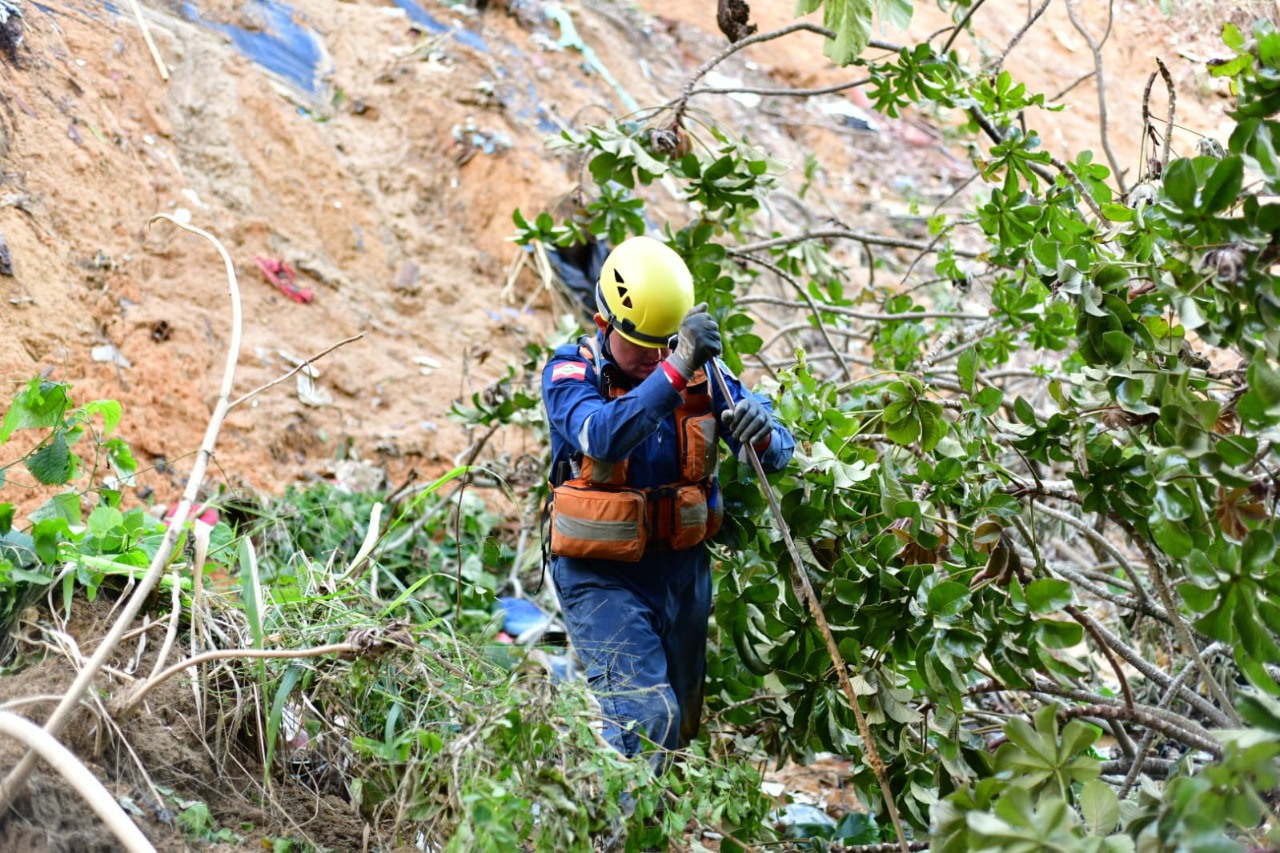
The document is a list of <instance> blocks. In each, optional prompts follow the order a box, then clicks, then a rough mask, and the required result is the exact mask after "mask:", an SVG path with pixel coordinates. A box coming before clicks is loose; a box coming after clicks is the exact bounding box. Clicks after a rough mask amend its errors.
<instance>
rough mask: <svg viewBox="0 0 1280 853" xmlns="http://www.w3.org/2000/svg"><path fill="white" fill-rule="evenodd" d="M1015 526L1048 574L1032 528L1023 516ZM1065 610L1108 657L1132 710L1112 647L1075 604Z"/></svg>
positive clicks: (1126, 682)
mask: <svg viewBox="0 0 1280 853" xmlns="http://www.w3.org/2000/svg"><path fill="white" fill-rule="evenodd" d="M1031 511H1032V512H1033V513H1034V512H1035V504H1032V505H1031ZM1033 520H1034V519H1033ZM1013 524H1014V526H1015V527H1017V528H1018V532H1019V533H1021V534H1022V538H1023V539H1025V540H1026V542H1027V546H1028V547H1029V548H1030V549H1031V554H1032V557H1033V559H1034V560H1035V565H1036V566H1037V568H1039V569H1040V570H1041V571H1042V572H1045V573H1048V571H1049V566H1048V563H1046V562H1045V560H1044V557H1043V556H1042V555H1041V554H1040V546H1039V544H1038V543H1037V542H1036V538H1035V536H1034V535H1033V534H1032V533H1031V530H1030V528H1028V527H1027V523H1026V522H1025V521H1023V520H1022V517H1021V516H1018V515H1015V516H1014V517H1013ZM1064 609H1065V610H1066V612H1067V615H1068V616H1070V617H1071V618H1072V619H1074V620H1076V622H1077V623H1078V624H1079V625H1080V627H1082V628H1084V629H1085V631H1087V632H1088V633H1089V636H1090V637H1092V638H1093V641H1094V642H1095V643H1097V645H1098V648H1099V650H1101V651H1102V654H1103V655H1104V656H1106V658H1107V663H1109V664H1111V670H1112V671H1113V672H1114V673H1115V674H1116V678H1117V679H1118V680H1119V681H1120V692H1121V693H1123V694H1124V703H1125V705H1126V706H1127V707H1128V708H1130V709H1131V710H1132V709H1133V707H1134V701H1133V690H1132V689H1130V687H1129V679H1128V678H1126V677H1125V674H1124V668H1123V667H1121V666H1120V661H1119V660H1117V659H1116V655H1115V652H1113V651H1112V650H1111V647H1110V646H1108V645H1107V641H1106V639H1105V638H1104V637H1103V636H1102V634H1100V633H1099V632H1098V631H1097V630H1095V629H1094V626H1093V623H1092V620H1089V619H1085V618H1084V613H1082V612H1081V610H1080V608H1079V607H1077V606H1075V605H1074V604H1068V605H1067V606H1066V608H1064Z"/></svg>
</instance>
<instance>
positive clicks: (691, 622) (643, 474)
mask: <svg viewBox="0 0 1280 853" xmlns="http://www.w3.org/2000/svg"><path fill="white" fill-rule="evenodd" d="M597 350H598V351H599V352H601V353H602V355H601V361H602V364H601V370H603V371H604V372H605V375H606V376H607V377H608V378H609V379H610V381H612V382H614V383H619V382H620V383H622V385H621V387H624V388H625V387H628V385H631V384H632V383H631V382H630V381H629V380H628V379H627V378H626V377H625V376H623V375H622V373H621V371H620V370H618V369H617V367H616V366H614V365H613V364H612V363H611V362H609V360H608V358H607V356H606V355H604V354H603V353H604V350H605V346H604V336H603V333H597ZM717 362H719V360H718V359H717ZM579 365H581V366H584V367H585V370H583V369H580V368H579V367H578V366H579ZM719 366H720V368H721V369H722V370H724V374H725V379H726V382H727V384H728V387H729V390H730V393H731V394H732V395H733V397H734V402H735V403H736V402H737V401H738V400H740V399H742V397H743V396H745V395H747V394H750V392H749V391H747V390H746V389H745V388H743V386H742V383H741V382H740V381H739V380H738V379H737V378H736V377H734V376H732V375H731V374H730V373H729V372H728V371H727V370H726V369H725V368H724V366H723V364H720V365H719ZM754 396H756V397H757V398H758V399H759V400H760V401H761V402H762V403H763V404H764V406H765V407H766V409H768V411H770V412H772V411H773V407H772V405H771V404H770V402H769V401H768V400H767V399H766V398H764V397H761V396H759V395H754ZM542 399H543V402H544V404H545V405H546V408H547V417H548V421H549V423H550V426H551V452H552V469H551V470H552V472H553V477H554V476H555V472H557V471H559V470H562V468H561V465H562V463H564V468H567V467H568V466H567V463H568V462H569V460H570V459H573V458H575V457H576V456H577V455H578V454H586V455H588V456H591V457H592V458H595V459H600V460H603V461H606V462H617V461H621V460H622V459H627V460H629V462H628V466H627V485H629V486H634V487H637V488H646V487H653V486H662V485H668V484H670V483H673V482H675V481H677V480H679V479H680V462H679V459H678V458H677V446H678V445H677V441H676V426H675V417H674V412H675V410H676V408H677V407H678V406H679V405H680V403H681V400H682V398H681V394H680V392H679V391H677V390H676V389H675V388H674V387H673V386H672V384H671V381H670V380H669V379H668V378H667V376H666V374H665V373H664V372H663V370H662V369H661V368H659V369H658V370H655V371H654V372H653V373H652V374H651V375H650V376H649V377H648V378H646V379H645V380H644V381H643V382H640V383H639V384H638V385H635V386H634V387H631V388H630V390H628V391H627V393H626V394H625V395H623V396H621V397H615V398H612V399H610V398H609V397H607V396H606V395H605V394H604V393H602V392H601V390H600V383H598V382H597V374H596V370H595V368H594V367H593V365H592V363H591V361H590V360H589V359H586V358H584V357H583V355H582V354H581V352H580V349H579V346H578V345H577V344H568V345H565V346H562V347H560V348H559V349H557V350H556V352H555V354H554V355H553V356H552V358H551V360H550V361H549V362H548V363H547V365H546V367H544V369H543V372H542ZM711 405H712V411H713V412H715V413H716V415H717V422H719V420H718V418H719V415H720V413H721V412H723V411H724V409H725V408H726V405H725V401H724V399H723V397H722V395H721V394H720V390H719V388H718V387H716V385H715V383H714V381H712V402H711ZM721 433H722V435H721V438H722V439H723V440H724V441H725V443H726V444H727V445H728V446H729V448H730V449H731V450H732V451H733V453H735V454H738V453H740V452H741V450H742V447H741V445H740V444H739V442H738V441H737V440H736V439H735V438H733V436H732V435H730V434H729V432H728V430H727V429H724V428H723V427H722V428H721ZM794 449H795V439H794V438H792V436H791V433H790V432H789V431H788V430H787V429H785V428H784V427H782V426H780V425H778V424H777V423H776V422H775V423H774V425H773V433H772V437H771V438H770V441H769V446H768V447H767V448H766V449H765V450H764V452H763V453H762V454H761V460H760V461H761V462H762V463H763V465H764V468H765V470H766V471H777V470H780V469H781V468H783V467H784V466H785V465H786V464H787V462H788V461H790V459H791V454H792V451H793V450H794ZM719 499H720V497H719V490H718V489H717V490H716V494H715V500H719ZM551 575H552V579H553V580H554V582H555V585H556V591H557V593H558V595H559V597H560V605H561V609H562V611H563V614H564V619H565V627H566V628H567V629H568V632H569V640H570V643H571V644H572V646H573V648H574V650H575V652H576V654H577V655H578V657H579V659H580V660H581V661H582V663H583V666H584V668H585V673H586V677H587V681H588V683H589V685H590V687H591V689H592V692H593V693H594V694H595V695H596V697H597V698H598V699H599V701H600V705H601V709H602V711H603V713H604V718H605V722H604V731H603V736H604V738H605V740H606V741H608V742H609V743H610V744H611V745H613V746H614V747H615V748H616V749H617V750H618V751H619V752H621V753H623V754H624V755H627V756H634V755H636V754H638V753H639V752H640V750H641V743H642V739H641V735H642V734H643V735H644V736H646V737H648V738H649V739H650V740H652V741H653V742H654V743H655V744H657V745H659V746H661V747H663V748H665V749H677V748H680V747H682V746H684V745H686V744H687V743H688V742H689V741H690V740H692V738H693V737H694V736H695V735H696V734H697V731H698V726H699V723H700V718H701V714H702V695H703V682H704V681H705V678H706V668H707V660H706V647H707V621H708V619H709V617H710V614H711V565H710V558H709V557H708V554H707V547H706V545H705V544H699V545H696V546H694V547H692V548H688V549H685V550H682V551H671V550H653V549H650V550H649V551H648V552H646V553H645V555H644V556H643V557H642V558H641V559H640V560H639V561H638V562H634V563H628V562H618V561H612V560H584V559H572V558H568V557H553V558H552V562H551ZM632 724H634V725H632Z"/></svg>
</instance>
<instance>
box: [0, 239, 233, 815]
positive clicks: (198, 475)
mask: <svg viewBox="0 0 1280 853" xmlns="http://www.w3.org/2000/svg"><path fill="white" fill-rule="evenodd" d="M157 219H165V220H168V221H169V222H172V223H173V224H174V225H176V226H178V227H179V228H182V229H183V230H185V231H189V232H191V233H192V234H197V235H199V236H201V237H204V238H205V239H206V240H208V241H209V242H211V243H213V245H214V247H215V248H216V249H217V250H218V253H219V254H220V255H221V256H222V261H223V264H224V266H225V268H226V273H227V285H228V288H229V289H230V291H231V345H230V346H229V347H228V352H227V364H226V368H225V370H224V371H223V376H222V387H221V389H220V391H219V392H218V401H217V404H216V405H215V406H214V410H213V415H212V417H211V418H210V419H209V426H208V428H207V429H206V430H205V434H204V440H203V441H202V442H201V443H200V450H199V451H198V452H197V453H196V460H195V463H194V464H193V465H192V466H191V475H190V477H188V479H187V488H186V490H185V491H184V492H183V494H182V500H181V501H179V502H178V506H177V508H176V509H175V510H174V512H173V518H171V519H170V521H169V528H168V530H166V531H165V535H164V538H163V539H162V540H161V541H160V546H159V548H158V549H157V551H156V554H155V556H154V557H152V559H151V565H150V566H149V567H148V568H147V572H146V574H145V575H143V576H142V579H141V580H140V581H139V582H138V586H137V588H136V589H135V590H134V591H133V596H132V597H131V598H130V599H129V602H128V604H126V605H125V606H124V609H123V610H122V611H121V613H120V616H119V617H118V618H117V619H116V621H115V623H114V624H113V625H112V626H111V630H110V631H109V632H108V633H107V636H106V637H105V638H104V639H103V641H102V642H101V643H100V644H99V645H98V648H97V649H95V650H94V653H93V657H92V658H90V659H89V662H88V663H87V664H86V665H85V667H84V669H82V670H81V671H80V673H79V675H77V676H76V680H75V681H74V682H73V683H72V684H71V686H70V687H69V688H67V692H66V695H65V697H64V698H63V700H62V703H61V704H59V705H58V707H57V708H55V709H54V711H53V713H52V714H50V716H49V719H48V720H47V721H46V722H45V724H44V730H45V731H46V732H48V733H49V734H50V735H52V736H54V737H57V735H58V734H59V733H60V732H61V731H62V728H63V726H65V725H66V723H67V719H68V717H69V716H70V715H71V712H72V711H73V710H74V709H75V708H76V707H77V706H78V705H79V704H80V699H81V697H82V696H84V694H85V692H86V691H87V690H88V689H89V686H90V684H92V683H93V679H94V676H96V675H97V674H98V671H99V670H100V669H101V668H102V666H103V664H104V663H106V659H107V657H108V656H110V654H111V653H112V652H113V651H115V647H116V644H117V643H118V642H119V641H120V637H121V635H123V634H124V632H125V631H127V630H129V626H130V625H131V624H132V623H133V620H134V619H135V618H136V617H137V615H138V612H139V611H140V610H141V609H142V606H143V604H145V603H146V600H147V598H148V597H149V596H150V595H151V590H152V589H153V588H154V587H155V585H156V582H157V581H159V580H160V575H161V574H163V573H164V569H165V566H166V565H168V563H169V558H170V557H171V556H172V555H173V549H174V545H175V544H176V543H177V541H178V535H179V532H180V531H181V529H182V526H183V525H184V524H185V523H186V520H187V516H188V515H189V514H190V512H191V505H192V504H193V503H195V500H196V496H197V495H198V494H199V492H200V486H201V484H202V483H203V482H204V472H205V469H206V468H207V467H208V465H209V460H210V459H211V458H213V448H214V445H215V443H216V442H217V438H218V431H219V430H220V429H221V428H222V422H223V420H224V419H225V418H226V415H227V409H228V408H229V406H228V401H229V400H230V399H231V387H232V382H233V380H234V378H235V371H236V362H237V360H238V357H239V352H240V335H241V331H240V329H241V311H240V289H239V287H238V286H237V284H236V269H235V264H234V263H232V261H231V256H230V255H229V254H227V250H226V249H225V248H224V247H223V245H222V244H221V243H220V242H218V239H217V238H216V237H214V236H213V235H212V234H210V233H208V232H207V231H203V230H201V229H199V228H196V227H194V226H192V225H186V224H184V223H182V222H179V221H178V220H176V219H174V218H173V217H172V216H169V215H168V214H165V213H158V214H156V215H155V216H153V217H151V219H149V220H148V224H150V223H151V222H155V221H156V220H157ZM35 761H36V757H35V754H34V753H32V752H28V753H27V754H26V755H24V756H23V757H22V759H21V760H20V761H19V762H18V763H17V764H16V765H15V766H14V768H13V769H12V770H10V771H9V774H8V775H7V776H6V777H5V778H4V780H3V781H0V814H3V813H4V811H5V810H7V809H8V807H9V806H10V805H12V804H13V798H14V797H15V796H16V795H17V794H18V792H19V791H20V790H21V789H22V786H23V784H24V783H25V782H26V780H27V777H28V776H30V775H31V770H32V768H33V767H34V766H35Z"/></svg>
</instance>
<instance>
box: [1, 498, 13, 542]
mask: <svg viewBox="0 0 1280 853" xmlns="http://www.w3.org/2000/svg"><path fill="white" fill-rule="evenodd" d="M12 529H13V504H0V536H4V535H6V534H7V533H8V532H9V531H10V530H12Z"/></svg>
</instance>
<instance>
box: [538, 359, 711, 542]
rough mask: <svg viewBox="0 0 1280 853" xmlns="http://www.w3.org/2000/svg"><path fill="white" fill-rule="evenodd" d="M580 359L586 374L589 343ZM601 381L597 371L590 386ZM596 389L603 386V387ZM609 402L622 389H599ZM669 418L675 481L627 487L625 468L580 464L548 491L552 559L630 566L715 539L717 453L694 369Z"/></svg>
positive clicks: (701, 375)
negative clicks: (652, 554)
mask: <svg viewBox="0 0 1280 853" xmlns="http://www.w3.org/2000/svg"><path fill="white" fill-rule="evenodd" d="M579 352H580V353H581V355H582V357H583V358H584V359H586V360H587V361H588V362H589V363H590V364H591V365H592V366H593V368H594V367H595V365H596V364H598V363H599V354H598V353H597V352H596V350H595V339H594V338H592V339H589V343H588V342H587V339H584V340H583V341H580V346H579ZM602 379H603V377H601V376H600V371H599V370H598V369H597V381H598V382H601V383H602ZM602 384H603V383H602ZM601 390H603V391H604V392H605V393H606V394H607V395H608V397H609V398H610V399H616V398H618V397H621V396H623V395H625V394H626V393H627V392H626V390H624V389H620V388H615V387H612V386H611V387H608V388H607V389H606V388H602V389H601ZM681 397H682V398H683V399H682V400H681V402H680V405H679V406H678V407H677V408H676V410H675V418H676V444H677V451H678V453H679V454H680V479H679V480H678V481H677V482H674V483H669V484H667V485H664V486H657V487H652V488H635V487H632V486H628V485H627V460H625V459H623V460H621V461H620V462H605V461H603V460H600V459H594V458H592V457H590V456H586V455H583V456H581V457H580V458H579V459H578V461H577V464H576V466H575V468H574V470H573V472H572V477H571V478H570V479H569V480H566V481H565V482H564V483H561V484H560V485H558V486H557V485H555V484H552V503H551V553H553V554H556V555H559V556H562V557H579V558H587V559H601V560H618V561H622V562H635V561H636V560H639V559H640V558H641V557H642V556H643V555H644V553H645V551H646V550H683V549H685V548H692V547H693V546H694V545H697V544H698V543H700V542H703V541H705V540H707V539H709V538H711V537H712V536H714V535H715V534H716V532H717V531H719V529H720V524H721V522H722V521H723V520H724V509H723V507H722V505H721V501H720V486H719V483H718V482H717V480H716V471H717V468H718V467H719V453H718V450H719V448H718V445H717V443H716V439H717V429H716V418H715V414H714V413H713V412H712V411H711V384H710V381H709V380H708V378H707V375H706V373H705V372H704V371H703V370H701V369H699V370H698V371H697V372H696V373H695V374H694V376H693V378H692V379H691V380H690V381H689V383H688V385H686V386H685V389H684V391H682V392H681Z"/></svg>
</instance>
